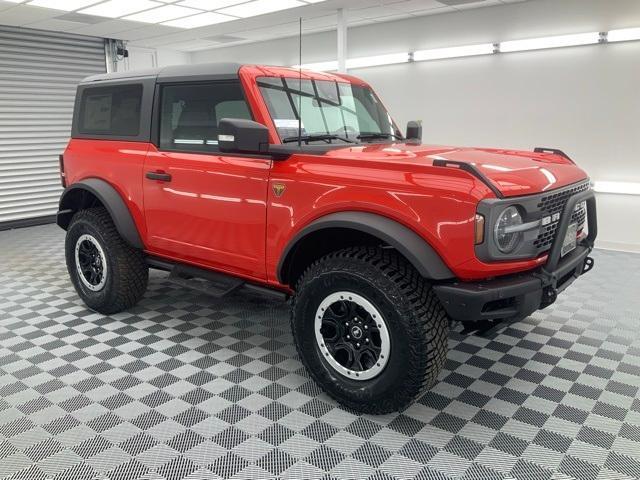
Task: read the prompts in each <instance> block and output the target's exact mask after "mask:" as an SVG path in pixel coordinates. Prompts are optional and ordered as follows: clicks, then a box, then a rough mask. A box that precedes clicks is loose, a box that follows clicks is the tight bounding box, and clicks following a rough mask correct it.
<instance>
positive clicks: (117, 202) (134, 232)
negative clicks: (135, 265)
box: [56, 178, 144, 249]
mask: <svg viewBox="0 0 640 480" xmlns="http://www.w3.org/2000/svg"><path fill="white" fill-rule="evenodd" d="M79 190H85V191H88V192H90V193H91V194H93V195H95V197H96V198H98V200H100V202H101V203H102V204H103V205H104V207H105V208H106V209H107V211H108V212H109V215H110V216H111V219H112V220H113V223H114V224H115V226H116V229H117V230H118V233H120V235H121V236H122V238H124V240H125V241H126V242H127V243H129V245H131V246H132V247H134V248H139V249H143V248H144V244H143V243H142V240H141V238H140V234H139V233H138V229H137V227H136V224H135V222H134V221H133V217H132V216H131V212H129V209H128V208H127V205H126V204H125V202H124V200H123V199H122V197H121V196H120V194H119V193H118V192H117V190H116V189H115V188H113V187H112V186H111V185H109V184H108V183H107V182H105V181H104V180H101V179H99V178H87V179H85V180H82V181H81V182H78V183H74V184H73V185H70V186H69V187H67V188H66V189H65V191H64V192H63V193H62V197H61V198H60V206H59V210H58V215H57V220H56V223H57V224H58V226H59V227H60V228H62V229H64V230H66V229H67V228H68V226H69V222H70V221H71V217H72V216H73V214H74V213H75V212H76V211H78V210H79V205H77V204H76V203H75V201H74V200H75V195H73V194H72V193H73V192H77V191H79Z"/></svg>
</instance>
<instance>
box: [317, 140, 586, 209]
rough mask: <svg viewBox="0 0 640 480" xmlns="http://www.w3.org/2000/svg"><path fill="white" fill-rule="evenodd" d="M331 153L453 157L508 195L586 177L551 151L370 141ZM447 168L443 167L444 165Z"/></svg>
mask: <svg viewBox="0 0 640 480" xmlns="http://www.w3.org/2000/svg"><path fill="white" fill-rule="evenodd" d="M327 155H328V156H336V157H344V156H348V157H349V158H354V159H356V158H363V156H365V158H364V159H366V158H369V159H372V160H373V159H379V160H388V161H411V160H414V161H424V162H428V164H430V165H432V164H433V161H434V160H436V161H437V160H451V161H454V162H463V163H468V164H471V165H474V166H475V167H476V168H477V169H478V170H479V171H480V172H481V173H482V174H483V175H484V176H485V177H486V178H487V179H488V181H490V182H491V183H492V184H493V185H494V186H495V187H496V188H497V189H498V190H499V191H500V193H502V195H503V196H505V197H513V196H518V195H529V194H533V193H539V192H544V191H547V190H553V189H555V188H560V187H564V186H565V185H570V184H572V183H576V182H579V181H580V180H584V179H586V178H587V174H586V173H585V172H584V171H583V170H582V169H581V168H579V167H578V166H576V165H575V164H574V163H573V162H572V161H571V160H569V159H567V158H565V157H563V156H562V155H556V154H552V153H534V152H527V151H522V150H499V149H489V148H466V147H464V148H458V147H446V146H441V145H409V144H392V145H389V144H369V145H366V146H364V145H363V146H357V147H350V148H345V149H339V150H332V151H330V152H328V153H327ZM443 168H444V167H443Z"/></svg>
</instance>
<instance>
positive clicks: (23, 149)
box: [0, 20, 105, 229]
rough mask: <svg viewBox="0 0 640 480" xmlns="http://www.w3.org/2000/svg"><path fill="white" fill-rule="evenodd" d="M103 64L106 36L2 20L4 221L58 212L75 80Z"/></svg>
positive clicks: (0, 219)
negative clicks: (61, 166) (60, 162)
mask: <svg viewBox="0 0 640 480" xmlns="http://www.w3.org/2000/svg"><path fill="white" fill-rule="evenodd" d="M0 21H1V20H0ZM104 72H105V51H104V40H103V39H101V38H95V37H85V36H79V35H70V34H65V33H58V32H45V31H41V30H29V29H24V28H14V27H4V26H0V229H3V228H7V227H10V226H15V225H19V224H25V223H36V222H39V221H40V222H41V221H46V220H47V219H50V218H52V215H54V214H55V213H56V211H57V205H58V199H59V198H60V193H61V191H62V187H61V186H60V178H59V172H58V155H59V154H60V153H62V152H63V150H64V148H65V146H66V143H67V141H68V140H69V135H70V132H71V116H72V113H73V102H74V97H75V93H76V85H77V84H78V82H79V81H80V80H81V79H82V78H84V77H86V76H88V75H92V74H94V73H104Z"/></svg>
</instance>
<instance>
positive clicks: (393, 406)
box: [291, 247, 449, 414]
mask: <svg viewBox="0 0 640 480" xmlns="http://www.w3.org/2000/svg"><path fill="white" fill-rule="evenodd" d="M292 302H293V303H292V313H291V328H292V331H293V337H294V341H295V344H296V348H297V350H298V354H299V355H300V357H301V358H302V361H303V363H304V364H305V366H306V368H307V369H308V371H309V373H310V375H311V376H312V378H313V379H314V380H315V381H316V383H317V384H318V385H320V387H322V388H323V389H324V390H325V391H326V392H327V393H328V394H329V395H331V396H332V397H333V398H335V399H336V400H337V401H338V402H339V403H341V404H342V405H344V406H346V407H348V408H351V409H353V410H356V411H358V412H362V413H371V414H382V413H389V412H393V411H399V410H403V409H405V408H406V407H408V406H409V405H411V403H413V402H414V401H415V400H416V399H418V398H419V397H420V396H421V395H422V394H423V393H424V392H425V391H426V390H427V389H429V388H430V387H431V386H433V385H434V384H435V382H436V380H437V377H438V374H439V373H440V370H441V369H442V366H443V365H444V362H445V360H446V357H447V342H448V334H449V322H448V318H447V316H446V313H445V311H444V309H443V308H442V306H441V304H440V301H439V300H438V298H437V296H436V295H435V293H434V292H433V290H432V289H431V287H430V285H429V283H428V282H427V281H426V280H425V279H424V278H423V277H422V276H421V275H420V274H419V273H418V272H417V271H416V270H415V268H414V267H413V266H412V265H411V264H410V263H409V262H407V261H406V260H405V259H404V258H403V257H402V256H400V255H399V254H398V253H397V252H396V251H394V250H390V249H383V248H378V247H357V248H349V249H345V250H340V251H338V252H334V253H331V254H329V255H327V256H325V257H323V258H321V259H320V260H318V261H316V262H315V263H314V264H312V265H311V266H310V267H309V268H308V269H307V270H306V271H305V272H304V274H303V275H302V277H301V278H300V280H299V281H298V283H297V286H296V293H295V295H294V297H293V301H292Z"/></svg>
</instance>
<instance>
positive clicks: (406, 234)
mask: <svg viewBox="0 0 640 480" xmlns="http://www.w3.org/2000/svg"><path fill="white" fill-rule="evenodd" d="M327 228H350V229H353V230H358V231H361V232H364V233H367V234H369V235H373V236H375V237H377V238H379V239H380V240H382V241H383V242H385V243H387V244H389V245H391V246H392V247H393V248H395V249H396V250H397V251H398V252H400V253H401V254H402V255H403V256H404V257H405V258H406V259H407V260H408V261H409V262H410V263H411V264H412V265H413V266H414V267H415V268H416V269H417V270H418V272H419V273H420V275H422V276H423V277H425V278H428V279H431V280H445V279H451V278H454V277H455V275H454V274H453V272H452V271H451V270H450V269H449V267H447V265H446V264H445V263H444V261H443V260H442V259H441V258H440V255H438V253H437V252H436V251H435V250H434V249H433V248H432V247H431V245H429V244H428V243H427V241H426V240H425V239H423V238H422V237H421V236H419V235H418V234H417V233H415V232H414V231H413V230H410V229H409V228H407V227H405V226H404V225H402V224H400V223H398V222H396V221H395V220H391V219H390V218H387V217H384V216H382V215H377V214H374V213H367V212H339V213H332V214H329V215H326V216H324V217H321V218H319V219H316V220H314V221H313V222H311V223H310V224H309V225H307V226H306V227H304V228H303V229H302V230H300V231H299V232H298V233H297V234H296V235H295V236H294V237H293V239H292V240H291V241H290V242H289V244H288V245H287V246H286V248H285V249H284V251H283V252H282V255H281V257H280V261H279V262H278V269H277V272H278V281H280V283H282V284H286V283H287V279H286V277H287V272H286V270H287V268H288V262H289V260H290V254H291V253H292V252H293V249H294V247H295V245H296V244H297V243H298V242H299V241H300V240H302V239H303V238H304V237H305V236H307V235H309V234H310V233H312V232H316V231H318V230H323V229H327Z"/></svg>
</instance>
